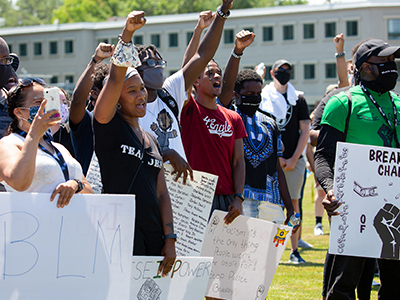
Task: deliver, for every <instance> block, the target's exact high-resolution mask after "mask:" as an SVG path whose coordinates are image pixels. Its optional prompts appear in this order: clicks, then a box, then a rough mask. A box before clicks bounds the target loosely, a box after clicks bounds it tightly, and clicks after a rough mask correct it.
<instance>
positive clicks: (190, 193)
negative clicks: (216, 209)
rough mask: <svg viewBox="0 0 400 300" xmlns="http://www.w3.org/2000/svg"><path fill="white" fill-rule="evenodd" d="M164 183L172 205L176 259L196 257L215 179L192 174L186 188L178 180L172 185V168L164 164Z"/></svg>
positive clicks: (213, 176)
mask: <svg viewBox="0 0 400 300" xmlns="http://www.w3.org/2000/svg"><path fill="white" fill-rule="evenodd" d="M164 170H165V180H166V182H167V187H168V192H169V196H170V198H171V202H172V211H173V214H174V229H175V232H176V233H177V235H178V240H177V242H176V244H175V247H176V253H177V255H181V256H198V255H200V251H201V246H202V243H203V239H204V234H205V230H206V227H207V222H208V217H209V215H210V210H211V204H212V201H213V198H214V193H215V189H216V187H217V180H218V176H216V175H212V174H208V173H204V172H198V171H193V179H194V180H193V181H191V180H190V179H189V178H188V180H187V181H186V185H184V184H183V181H182V178H179V179H178V181H177V182H175V180H174V178H175V175H173V174H171V173H172V171H173V168H172V166H171V165H170V164H164Z"/></svg>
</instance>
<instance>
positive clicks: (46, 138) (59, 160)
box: [16, 129, 69, 181]
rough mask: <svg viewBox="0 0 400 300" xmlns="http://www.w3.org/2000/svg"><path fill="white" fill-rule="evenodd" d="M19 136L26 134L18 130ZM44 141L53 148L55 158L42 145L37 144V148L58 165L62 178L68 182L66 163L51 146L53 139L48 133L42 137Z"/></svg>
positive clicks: (58, 151) (59, 153)
mask: <svg viewBox="0 0 400 300" xmlns="http://www.w3.org/2000/svg"><path fill="white" fill-rule="evenodd" d="M16 133H18V134H19V135H20V136H22V137H24V138H25V137H26V132H25V131H23V130H21V129H18V130H17V132H16ZM43 139H44V141H45V142H46V143H47V144H48V145H49V146H50V147H52V148H53V150H54V152H55V153H56V156H54V155H53V154H52V153H51V152H50V151H49V150H47V149H46V148H45V147H43V146H42V145H40V144H39V148H40V149H42V150H43V152H45V153H47V154H49V155H50V156H51V157H52V158H54V159H55V160H56V162H57V163H58V164H59V166H60V168H61V171H62V172H63V174H64V178H65V181H68V180H69V172H68V166H67V163H66V162H65V160H64V157H63V156H62V154H61V152H60V150H58V149H57V148H56V147H54V146H53V144H52V143H51V142H52V141H53V137H52V135H51V133H49V132H48V131H47V132H46V133H45V134H44V136H43Z"/></svg>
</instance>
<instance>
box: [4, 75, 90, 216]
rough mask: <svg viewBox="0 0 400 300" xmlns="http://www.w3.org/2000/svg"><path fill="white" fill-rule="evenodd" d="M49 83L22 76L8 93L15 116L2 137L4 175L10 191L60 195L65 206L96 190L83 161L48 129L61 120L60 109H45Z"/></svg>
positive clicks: (59, 205) (10, 112) (58, 202)
mask: <svg viewBox="0 0 400 300" xmlns="http://www.w3.org/2000/svg"><path fill="white" fill-rule="evenodd" d="M44 85H45V82H44V81H43V80H42V79H40V78H22V79H20V80H19V82H18V84H17V86H15V87H13V88H12V89H11V90H10V91H9V93H8V114H9V116H10V117H11V118H12V122H11V124H10V127H9V130H8V133H9V134H8V135H7V136H5V137H3V138H2V139H1V140H0V153H1V156H0V178H1V179H2V180H3V182H2V183H3V184H4V185H5V187H6V190H7V191H17V192H39V193H52V194H51V197H50V201H53V200H54V199H55V197H56V195H59V197H58V200H57V207H59V208H62V207H64V206H66V205H68V203H69V202H70V200H71V197H72V196H73V195H74V194H75V193H78V192H81V193H92V189H91V187H90V185H89V183H88V182H87V181H86V179H85V178H84V176H83V175H82V168H81V166H80V165H79V163H78V162H77V161H76V160H75V159H74V158H73V157H72V156H71V155H70V154H69V152H68V150H66V149H65V148H64V147H63V146H62V145H60V144H57V143H54V142H53V141H52V136H51V134H50V131H48V129H49V128H50V127H51V126H53V125H54V124H55V123H57V122H59V121H60V119H61V118H60V113H59V111H57V110H50V111H46V112H44V111H45V106H46V100H44V96H43V95H44Z"/></svg>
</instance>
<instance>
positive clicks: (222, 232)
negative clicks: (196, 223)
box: [201, 210, 291, 300]
mask: <svg viewBox="0 0 400 300" xmlns="http://www.w3.org/2000/svg"><path fill="white" fill-rule="evenodd" d="M225 215H226V212H222V211H218V210H216V211H214V213H213V215H212V216H211V219H210V223H209V224H208V226H207V230H206V235H205V238H204V243H203V249H202V251H201V255H204V256H213V257H214V261H213V267H212V270H211V274H210V279H209V282H208V287H207V293H206V296H209V297H214V298H221V299H232V300H235V299H238V300H239V299H240V300H243V299H256V300H262V299H265V297H266V295H267V293H268V289H269V286H270V285H271V281H272V278H273V277H274V274H275V271H276V268H277V267H278V264H279V261H280V259H281V257H282V254H283V251H284V250H285V247H286V243H287V240H288V239H289V237H290V235H291V228H290V227H288V226H284V225H278V224H274V223H272V222H268V221H264V220H259V219H255V218H249V217H245V216H239V217H237V218H236V219H235V220H234V221H233V222H232V223H231V224H229V225H226V224H225V223H224V217H225Z"/></svg>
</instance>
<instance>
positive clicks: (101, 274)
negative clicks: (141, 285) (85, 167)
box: [0, 193, 135, 300]
mask: <svg viewBox="0 0 400 300" xmlns="http://www.w3.org/2000/svg"><path fill="white" fill-rule="evenodd" d="M57 198H58V197H56V199H55V201H56V200H57ZM55 201H54V202H50V194H29V193H0V244H1V247H0V269H1V270H2V272H1V273H2V274H1V278H0V299H4V300H5V299H19V300H24V299H29V300H31V299H41V300H54V299H57V300H62V299H65V300H67V299H68V300H70V299H85V300H86V299H96V300H111V299H128V298H129V294H130V277H131V263H132V250H133V232H134V221H135V220H134V219H135V217H134V216H135V198H134V196H133V195H80V194H78V195H74V196H73V197H72V199H71V202H70V203H69V205H68V206H66V207H64V208H57V207H56V202H55Z"/></svg>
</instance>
